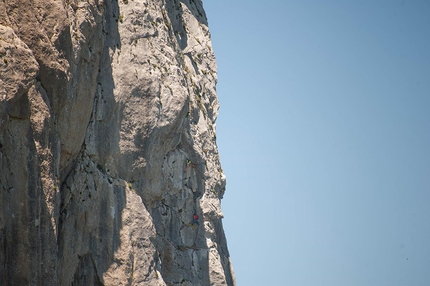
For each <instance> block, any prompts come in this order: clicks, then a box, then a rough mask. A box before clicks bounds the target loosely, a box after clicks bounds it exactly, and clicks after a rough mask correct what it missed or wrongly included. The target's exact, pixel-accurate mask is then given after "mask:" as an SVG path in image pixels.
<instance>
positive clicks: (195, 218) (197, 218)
mask: <svg viewBox="0 0 430 286" xmlns="http://www.w3.org/2000/svg"><path fill="white" fill-rule="evenodd" d="M191 224H192V225H195V224H197V225H200V223H199V216H198V215H197V214H196V213H194V215H193V222H192V223H191Z"/></svg>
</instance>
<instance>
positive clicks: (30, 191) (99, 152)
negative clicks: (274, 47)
mask: <svg viewBox="0 0 430 286" xmlns="http://www.w3.org/2000/svg"><path fill="white" fill-rule="evenodd" d="M216 81H217V75H216V62H215V57H214V54H213V51H212V48H211V41H210V33H209V29H208V24H207V19H206V15H205V12H204V10H203V4H202V2H201V0H144V1H137V0H134V1H133V0H118V1H116V0H104V1H102V0H88V1H76V0H75V1H74V0H63V1H60V0H8V1H5V0H4V1H0V189H1V194H0V285H235V278H234V274H233V269H232V265H231V261H230V257H229V253H228V249H227V244H226V239H225V235H224V231H223V227H222V218H223V214H222V212H221V207H220V199H221V198H222V197H223V194H224V191H225V176H224V175H223V172H222V169H221V166H220V159H219V155H218V150H217V146H216V133H215V120H216V117H217V112H218V107H219V103H218V99H217V95H216V91H215V85H216ZM194 214H197V215H198V216H199V219H198V224H196V223H193V215H194Z"/></svg>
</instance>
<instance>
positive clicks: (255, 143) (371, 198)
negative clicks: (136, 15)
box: [204, 0, 430, 286]
mask: <svg viewBox="0 0 430 286" xmlns="http://www.w3.org/2000/svg"><path fill="white" fill-rule="evenodd" d="M204 7H205V10H206V13H207V16H208V20H209V28H210V30H211V33H212V41H213V46H214V50H215V54H216V57H217V62H218V71H219V73H218V76H219V81H218V86H217V90H218V96H219V98H220V102H221V109H220V113H219V117H218V121H217V132H218V136H217V138H218V146H219V149H220V154H221V162H222V165H223V169H224V171H225V173H226V176H227V191H226V194H225V196H224V200H223V201H222V207H223V211H224V214H225V219H224V221H223V223H224V228H225V232H226V235H227V240H228V245H229V249H230V255H231V257H232V260H233V266H234V269H235V272H236V278H237V284H238V285H239V286H253V285H255V286H265V285H270V286H271V285H275V286H278V285H292V286H296V285H297V286H321V285H322V286H336V285H339V286H345V285H346V286H355V285H357V286H358V285H370V286H379V285H387V286H397V285H405V286H418V285H419V286H421V285H426V286H429V285H430V1H418V0H409V1H406V0H405V1H400V0H397V1H396V0H390V1H375V0H374V1H366V0H362V1H340V0H338V1H335V0H333V1H331V0H325V1H319V0H315V1H312V0H304V1H298V0H295V1H289V0H282V1H281V0H273V1H256V0H236V1H227V0H204Z"/></svg>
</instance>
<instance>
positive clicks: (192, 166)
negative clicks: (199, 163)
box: [185, 160, 196, 172]
mask: <svg viewBox="0 0 430 286" xmlns="http://www.w3.org/2000/svg"><path fill="white" fill-rule="evenodd" d="M188 167H191V168H195V167H196V165H195V164H193V163H191V161H190V160H187V167H186V168H185V172H186V171H188Z"/></svg>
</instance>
